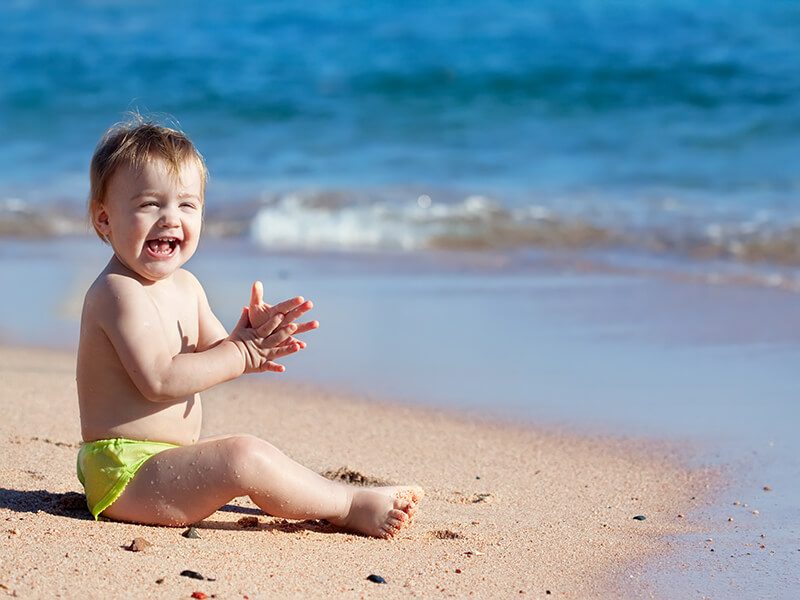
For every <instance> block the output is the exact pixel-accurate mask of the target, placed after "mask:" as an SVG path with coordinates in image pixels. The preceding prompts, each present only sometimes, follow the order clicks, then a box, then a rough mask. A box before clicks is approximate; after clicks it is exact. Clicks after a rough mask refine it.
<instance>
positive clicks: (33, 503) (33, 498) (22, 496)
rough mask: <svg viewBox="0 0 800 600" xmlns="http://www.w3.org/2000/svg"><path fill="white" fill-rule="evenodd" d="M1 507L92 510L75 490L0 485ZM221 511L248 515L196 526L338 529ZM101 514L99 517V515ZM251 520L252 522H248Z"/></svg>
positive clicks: (83, 514)
mask: <svg viewBox="0 0 800 600" xmlns="http://www.w3.org/2000/svg"><path fill="white" fill-rule="evenodd" d="M0 508H7V509H9V510H12V511H14V512H18V513H32V514H35V513H38V512H46V513H49V514H51V515H56V516H58V517H67V518H70V519H77V520H79V521H91V520H92V514H91V513H90V512H89V509H88V508H87V507H86V496H84V495H83V494H79V493H77V492H65V493H56V492H48V491H47V490H11V489H7V488H0ZM219 510H220V511H221V512H231V513H239V514H243V515H247V516H246V517H243V519H248V521H246V524H243V519H240V521H215V520H211V519H206V520H205V521H201V522H200V523H196V524H195V527H197V528H198V529H227V530H237V531H248V530H249V531H275V532H281V533H298V532H302V531H308V532H312V531H313V532H317V533H338V531H339V530H337V529H336V528H335V527H334V526H333V525H331V524H329V523H328V522H327V521H322V520H308V521H287V520H285V519H275V518H274V517H270V516H269V515H264V513H263V512H262V511H261V510H260V509H258V508H250V507H247V506H235V505H233V504H227V505H225V506H223V507H222V508H220V509H219ZM259 516H261V517H263V516H266V517H267V518H268V519H271V520H270V521H268V522H261V521H259V520H257V518H256V519H255V520H254V519H253V517H259ZM101 518H102V517H101ZM250 523H254V524H250Z"/></svg>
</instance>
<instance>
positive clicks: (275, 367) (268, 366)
mask: <svg viewBox="0 0 800 600" xmlns="http://www.w3.org/2000/svg"><path fill="white" fill-rule="evenodd" d="M261 369H262V371H272V372H273V373H283V372H284V371H285V370H286V367H284V366H283V365H279V364H278V363H276V362H272V361H271V360H270V361H267V362H266V363H265V364H264V366H263V367H262V368H261Z"/></svg>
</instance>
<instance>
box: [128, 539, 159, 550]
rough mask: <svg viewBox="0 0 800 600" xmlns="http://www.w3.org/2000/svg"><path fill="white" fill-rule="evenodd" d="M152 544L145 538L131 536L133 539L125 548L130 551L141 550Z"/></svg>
mask: <svg viewBox="0 0 800 600" xmlns="http://www.w3.org/2000/svg"><path fill="white" fill-rule="evenodd" d="M152 545H153V544H151V543H150V542H148V541H147V540H146V539H144V538H140V537H137V538H133V541H132V542H131V543H130V545H128V546H125V549H126V550H130V551H131V552H142V551H143V550H145V549H146V548H148V547H149V546H152Z"/></svg>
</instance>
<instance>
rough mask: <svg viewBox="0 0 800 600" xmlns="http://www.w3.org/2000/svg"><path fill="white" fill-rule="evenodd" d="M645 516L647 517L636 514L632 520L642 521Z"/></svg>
mask: <svg viewBox="0 0 800 600" xmlns="http://www.w3.org/2000/svg"><path fill="white" fill-rule="evenodd" d="M646 518H647V517H645V516H644V515H636V516H635V517H633V520H634V521H644V520H645V519H646Z"/></svg>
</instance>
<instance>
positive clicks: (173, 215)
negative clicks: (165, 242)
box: [158, 208, 181, 227]
mask: <svg viewBox="0 0 800 600" xmlns="http://www.w3.org/2000/svg"><path fill="white" fill-rule="evenodd" d="M158 222H159V225H161V226H162V227H177V226H178V225H180V224H181V221H180V219H179V218H178V213H177V211H175V210H172V209H169V208H168V209H165V210H164V211H163V212H162V213H161V218H160V219H159V221H158Z"/></svg>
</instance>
